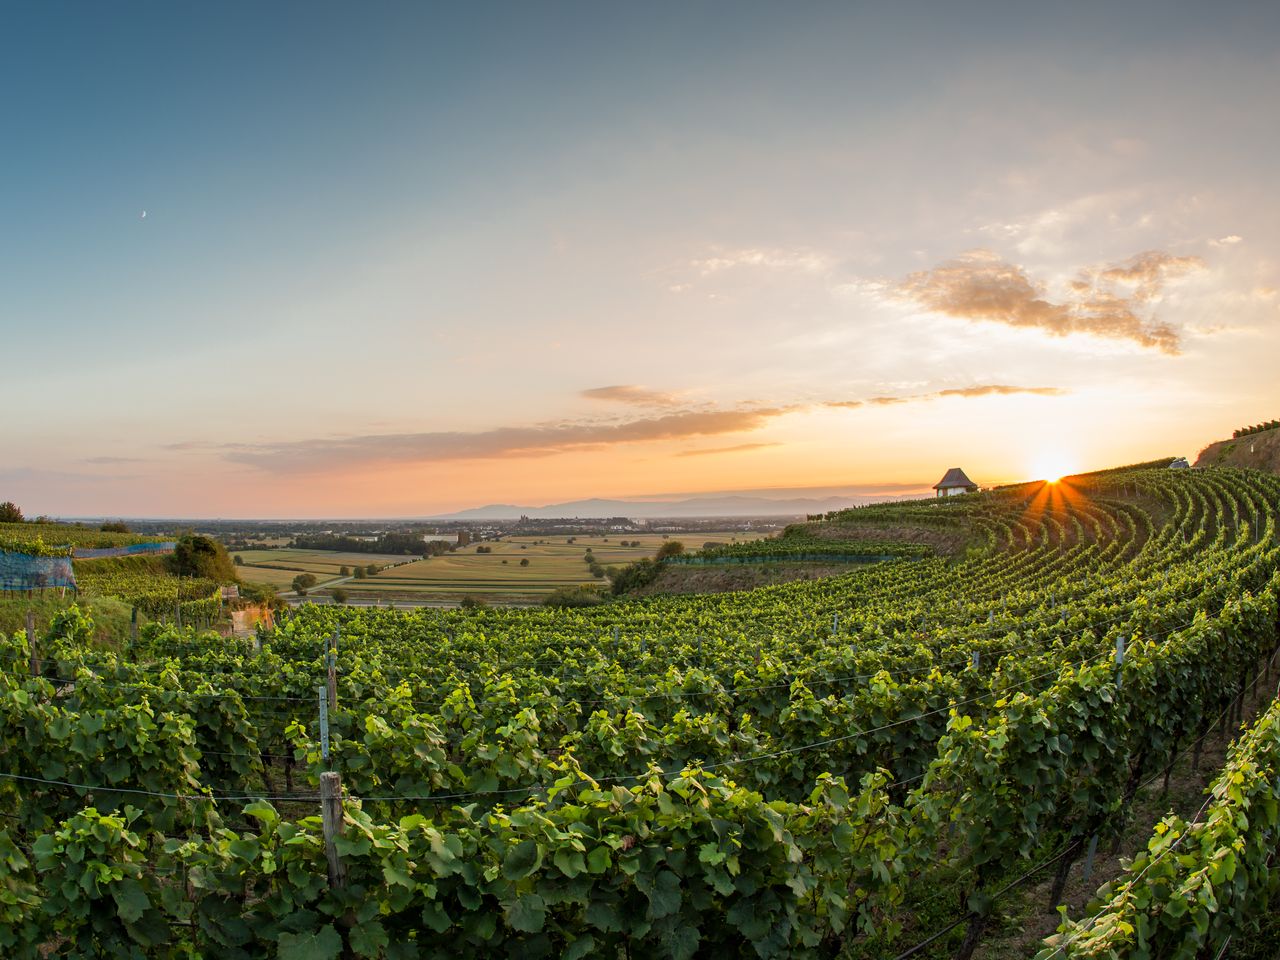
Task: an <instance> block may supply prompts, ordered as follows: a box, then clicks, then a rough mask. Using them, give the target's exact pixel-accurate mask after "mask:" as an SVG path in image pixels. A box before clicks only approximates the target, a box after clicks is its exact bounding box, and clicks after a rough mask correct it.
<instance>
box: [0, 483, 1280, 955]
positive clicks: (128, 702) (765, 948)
mask: <svg viewBox="0 0 1280 960" xmlns="http://www.w3.org/2000/svg"><path fill="white" fill-rule="evenodd" d="M1278 511H1280V479H1278V478H1275V477H1271V476H1267V475H1264V474H1260V473H1254V472H1245V471H1236V470H1230V469H1221V470H1203V471H1200V470H1197V471H1191V470H1180V471H1172V470H1145V469H1144V470H1128V471H1125V470H1122V471H1113V472H1107V473H1103V474H1096V475H1086V476H1081V477H1075V478H1067V479H1066V480H1064V481H1062V482H1061V483H1059V484H1054V485H1045V484H1036V485H1026V486H1022V487H1015V488H1008V489H1005V490H1001V491H997V492H994V493H988V494H976V495H970V496H962V497H955V498H950V499H948V500H946V501H941V502H934V501H929V502H917V503H908V504H899V505H893V506H878V507H874V508H866V509H861V510H856V511H849V512H847V513H845V514H841V515H838V516H835V517H833V518H831V519H830V520H829V521H826V522H825V524H829V526H824V524H816V525H814V527H813V528H811V532H812V535H813V536H815V537H824V536H825V535H827V534H830V533H831V531H832V530H836V529H838V530H839V531H840V533H839V536H840V537H843V538H846V539H851V540H855V541H857V540H876V539H880V540H884V539H886V538H887V537H888V536H889V535H888V534H884V533H881V534H879V535H877V534H874V533H872V532H871V531H872V530H874V529H879V530H881V531H884V530H892V531H893V534H892V539H893V540H894V541H901V540H902V538H903V534H902V532H903V531H907V530H911V529H919V530H937V531H945V533H946V538H945V539H946V541H947V542H948V543H949V544H952V545H954V546H955V547H956V548H955V549H954V550H952V551H951V555H950V556H945V557H944V556H940V555H932V556H928V557H925V558H923V559H902V560H893V561H888V562H885V563H881V564H878V565H875V566H871V567H860V568H857V569H854V570H851V571H850V572H849V573H847V574H844V575H841V576H834V577H831V578H828V579H824V580H820V581H805V582H800V583H792V584H785V585H779V586H773V587H767V588H763V589H759V590H754V591H748V592H740V593H727V594H719V595H714V596H681V597H652V598H645V599H639V600H634V601H628V602H622V603H615V604H608V605H605V606H601V607H595V608H589V609H584V610H578V611H555V610H547V609H531V610H503V609H490V610H483V611H478V612H472V613H467V612H463V611H434V610H433V611H426V610H424V611H418V612H415V613H412V614H404V613H393V612H390V611H380V610H365V611H356V610H351V609H344V608H339V607H331V606H325V607H314V606H309V607H304V608H303V609H302V610H301V611H300V612H299V613H297V614H296V615H295V616H294V617H293V618H291V619H290V620H289V621H288V622H286V623H284V624H283V625H282V626H280V627H279V628H278V629H277V630H276V631H274V632H272V633H267V634H263V635H261V636H260V637H259V638H257V639H256V640H252V641H225V640H220V639H218V638H215V637H212V636H209V635H197V634H195V633H193V632H192V631H189V630H188V631H176V630H174V629H172V628H160V627H154V626H153V627H148V628H147V629H146V630H145V631H144V635H143V637H142V638H141V640H140V641H139V643H138V644H137V645H136V646H135V647H134V648H133V649H131V650H129V651H127V652H126V653H125V654H124V655H117V654H115V653H112V652H109V651H104V650H100V649H97V648H95V647H94V646H93V645H92V644H91V643H89V642H88V641H87V639H86V631H85V630H84V628H83V625H82V624H78V623H77V622H75V621H74V619H72V618H68V620H67V621H66V622H60V623H58V624H55V626H54V628H53V629H52V630H51V631H49V632H48V633H47V634H46V635H44V636H40V637H39V638H37V640H36V646H35V650H34V651H32V649H31V648H30V646H29V644H28V641H27V638H25V637H24V636H23V635H22V634H21V633H19V634H17V635H15V636H12V637H9V638H0V656H2V657H3V658H4V662H5V663H6V664H7V666H6V668H5V669H6V673H5V675H4V676H3V678H0V712H2V714H3V723H2V724H0V738H2V739H0V814H3V816H4V818H5V820H4V827H3V829H0V947H3V951H4V954H5V955H6V956H16V957H34V956H42V955H48V954H50V953H52V954H57V955H67V956H71V955H77V956H82V955H108V956H157V957H161V956H163V957H169V956H185V955H204V956H208V955H217V956H220V957H226V958H241V957H258V956H280V957H284V958H297V957H317V958H325V957H338V956H342V955H357V956H368V957H384V956H385V957H453V956H469V957H470V956H482V957H506V956H512V955H521V956H529V957H561V956H563V957H608V958H610V960H613V958H620V957H637V958H638V957H682V958H688V957H703V956H706V957H711V956H717V957H727V956H733V957H868V958H869V957H888V958H899V957H904V956H907V955H910V956H945V955H949V954H952V953H954V954H957V955H960V956H967V955H970V954H974V953H975V951H976V952H978V953H980V952H981V951H982V950H983V949H984V942H988V941H989V938H990V932H991V930H990V928H991V925H992V918H993V917H994V916H995V915H996V914H997V913H998V911H999V908H1000V904H1001V903H1002V901H1003V900H1004V899H1005V898H1007V897H1008V896H1009V895H1011V893H1012V892H1015V891H1016V890H1017V889H1019V884H1020V883H1022V882H1023V881H1024V880H1025V879H1026V878H1027V877H1033V876H1035V875H1036V874H1037V873H1038V872H1043V871H1049V872H1050V873H1053V874H1057V875H1058V876H1060V877H1061V878H1062V879H1063V880H1064V881H1065V880H1066V878H1067V877H1068V875H1069V874H1070V872H1071V871H1072V870H1073V869H1075V870H1077V871H1078V870H1079V869H1080V861H1081V860H1082V859H1084V858H1087V857H1088V855H1089V854H1088V851H1089V850H1090V849H1091V848H1092V847H1094V846H1096V845H1101V846H1103V847H1106V846H1108V845H1110V844H1111V842H1112V840H1113V838H1115V837H1116V836H1118V835H1119V834H1120V832H1121V831H1122V830H1123V829H1124V827H1125V824H1126V820H1127V817H1128V816H1129V812H1130V810H1131V807H1132V805H1131V801H1132V798H1133V797H1134V796H1135V794H1136V793H1137V791H1138V790H1139V789H1140V788H1141V787H1142V786H1143V785H1144V784H1146V783H1147V782H1148V781H1150V780H1151V779H1152V778H1153V777H1156V776H1159V775H1160V774H1161V772H1162V771H1164V770H1165V769H1166V767H1167V766H1168V765H1169V764H1171V763H1172V761H1173V760H1174V759H1175V758H1177V757H1179V756H1180V755H1181V754H1183V753H1184V752H1185V751H1187V750H1190V749H1192V748H1193V745H1195V744H1196V743H1197V742H1198V741H1199V740H1200V738H1201V737H1202V736H1203V735H1204V734H1205V733H1206V732H1207V731H1209V730H1210V729H1211V728H1214V727H1216V726H1217V725H1218V724H1220V723H1227V724H1229V725H1232V724H1234V723H1235V722H1236V721H1238V720H1240V719H1242V714H1241V712H1240V706H1241V703H1242V699H1243V697H1244V694H1245V693H1246V691H1248V690H1249V689H1250V688H1251V685H1255V684H1256V681H1257V680H1258V678H1259V677H1260V676H1262V675H1268V671H1269V670H1270V668H1271V665H1272V660H1273V658H1274V656H1275V654H1276V650H1277V640H1278V636H1277V609H1278V606H1277V604H1278V601H1280V574H1278V573H1277V560H1278V559H1280V548H1278V547H1277V545H1276V534H1277V512H1278ZM860 531H861V533H860ZM827 538H828V539H829V538H830V537H827ZM33 656H34V657H35V658H36V660H35V667H36V672H37V673H38V676H34V677H33V676H30V675H29V672H28V665H29V664H30V663H31V662H32V657H33ZM322 717H323V720H322V719H321V718H322ZM1278 738H1280V723H1277V722H1276V716H1275V711H1274V710H1273V711H1271V712H1269V713H1267V714H1265V715H1264V717H1263V719H1262V720H1261V721H1260V722H1259V723H1258V724H1257V725H1256V727H1255V728H1254V729H1253V731H1252V732H1251V733H1250V734H1249V735H1248V736H1247V737H1245V738H1244V739H1242V740H1241V741H1240V742H1239V744H1237V746H1236V748H1235V749H1234V751H1233V753H1232V754H1231V756H1230V758H1229V760H1228V766H1227V768H1225V769H1224V771H1223V773H1222V775H1221V777H1220V779H1219V788H1220V789H1219V792H1218V793H1217V794H1215V795H1212V796H1211V797H1210V798H1209V801H1208V802H1206V804H1205V806H1204V807H1203V808H1202V810H1201V815H1200V816H1198V817H1196V818H1195V820H1194V823H1193V824H1188V823H1182V822H1172V821H1171V822H1170V823H1169V824H1168V825H1166V828H1165V831H1164V832H1160V831H1159V830H1157V834H1156V837H1155V838H1153V842H1152V846H1151V852H1150V853H1149V854H1146V855H1145V856H1147V858H1148V859H1147V860H1146V861H1144V863H1145V864H1146V865H1145V866H1143V865H1140V864H1139V863H1135V865H1134V870H1133V872H1132V873H1131V874H1129V875H1128V876H1126V877H1122V878H1119V879H1117V880H1115V881H1114V884H1113V885H1112V886H1110V887H1108V888H1105V889H1104V891H1103V895H1102V896H1101V897H1100V898H1099V903H1098V905H1097V908H1096V910H1095V911H1094V912H1092V913H1090V914H1089V915H1087V916H1082V917H1077V918H1075V919H1074V920H1073V922H1072V923H1071V925H1069V926H1068V927H1067V928H1066V929H1065V930H1064V931H1063V933H1062V934H1061V936H1060V937H1059V939H1058V940H1056V941H1055V942H1053V943H1051V944H1049V945H1046V946H1044V947H1043V950H1044V953H1043V955H1044V956H1046V957H1048V956H1128V955H1133V956H1152V957H1154V956H1159V957H1166V956H1195V955H1207V956H1214V955H1215V953H1216V952H1217V951H1218V950H1219V949H1220V948H1222V947H1223V946H1224V945H1226V946H1227V947H1230V945H1231V941H1230V938H1236V940H1235V942H1236V943H1237V944H1239V943H1240V942H1241V938H1243V937H1245V936H1246V935H1247V934H1248V931H1249V930H1250V929H1251V927H1250V924H1251V923H1254V922H1255V921H1256V918H1257V917H1258V915H1259V911H1260V909H1261V908H1263V907H1265V906H1266V904H1267V902H1268V898H1269V890H1270V888H1271V887H1272V886H1274V882H1275V879H1276V877H1275V874H1274V872H1272V868H1271V854H1272V853H1273V852H1274V848H1275V843H1276V840H1275V832H1274V827H1275V820H1276V813H1275V811H1276V809H1277V806H1276V802H1275V801H1276V789H1275V784H1276V782H1277V777H1280V756H1277V748H1276V744H1277V739H1278ZM335 781H338V783H335ZM334 790H336V791H337V794H336V795H337V796H339V797H340V799H334V800H329V801H326V802H322V796H325V797H328V796H330V794H331V792H332V791H334ZM1249 804H1254V805H1255V806H1256V809H1257V810H1258V811H1259V812H1260V814H1259V815H1258V816H1256V817H1253V816H1251V817H1248V818H1245V819H1244V820H1242V819H1241V818H1240V817H1238V816H1236V815H1235V814H1237V813H1239V812H1240V811H1241V809H1242V808H1244V809H1247V808H1248V806H1249ZM1233 805H1234V806H1233ZM322 809H323V812H324V816H323V817H322V816H321V814H322ZM326 824H327V827H326ZM1165 836H1177V837H1186V838H1189V839H1183V840H1179V841H1177V843H1176V845H1175V843H1174V841H1173V840H1167V841H1160V840H1159V838H1161V837H1165ZM1161 843H1163V844H1164V847H1163V848H1162V847H1161ZM1168 848H1172V849H1173V850H1174V854H1175V855H1170V854H1169V853H1167V852H1165V853H1161V852H1160V851H1161V849H1168ZM1228 861H1230V864H1231V865H1230V866H1229V867H1227V866H1223V864H1225V863H1227V862H1228ZM1201 868H1203V870H1201ZM1197 871H1200V872H1197ZM1188 891H1189V892H1188ZM1206 891H1207V893H1206ZM1056 892H1057V891H1055V893H1056ZM1055 899H1056V897H1055ZM921 918H926V919H927V920H928V921H929V924H930V925H929V926H924V925H922V919H921ZM1040 949H1041V948H1040V946H1039V945H1036V946H1033V947H1031V948H1029V950H1028V951H1027V953H1028V955H1030V954H1034V953H1036V952H1037V951H1038V950H1040Z"/></svg>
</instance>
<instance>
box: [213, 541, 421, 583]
mask: <svg viewBox="0 0 1280 960" xmlns="http://www.w3.org/2000/svg"><path fill="white" fill-rule="evenodd" d="M233 556H236V557H239V558H240V559H241V560H243V561H244V565H243V566H238V567H236V569H237V570H238V571H239V573H240V578H241V579H242V580H244V581H245V582H246V583H258V584H268V585H270V586H273V587H276V588H282V589H288V588H289V587H290V586H291V585H292V584H293V578H294V577H296V576H297V575H298V574H300V573H313V574H315V576H316V579H318V580H319V581H320V582H321V583H324V581H326V580H333V579H335V578H337V577H339V576H341V571H342V568H343V567H351V568H355V567H358V566H359V567H367V566H369V564H371V563H372V564H377V565H378V566H379V567H382V566H386V565H388V564H393V563H400V564H403V563H410V562H412V561H413V558H412V557H406V556H393V555H391V554H382V553H335V552H333V551H331V550H239V551H236V552H235V553H234V554H233Z"/></svg>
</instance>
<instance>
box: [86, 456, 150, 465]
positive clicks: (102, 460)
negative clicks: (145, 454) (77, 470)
mask: <svg viewBox="0 0 1280 960" xmlns="http://www.w3.org/2000/svg"><path fill="white" fill-rule="evenodd" d="M80 462H81V463H93V464H98V465H101V466H110V465H112V464H118V463H146V462H147V461H145V460H143V459H142V458H141V457H85V458H84V459H82V460H81V461H80Z"/></svg>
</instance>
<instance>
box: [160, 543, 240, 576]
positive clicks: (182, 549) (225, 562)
mask: <svg viewBox="0 0 1280 960" xmlns="http://www.w3.org/2000/svg"><path fill="white" fill-rule="evenodd" d="M169 570H170V571H171V572H173V573H175V574H177V575H178V576H180V577H204V578H205V579H207V580H216V581H217V582H218V583H235V582H236V581H237V580H238V579H239V578H238V577H237V576H236V567H235V564H234V563H232V562H231V557H230V555H229V554H228V553H227V548H226V547H224V546H223V545H222V544H220V543H219V542H218V541H217V540H215V539H213V537H206V536H205V535H204V534H202V533H188V534H185V535H184V536H182V537H180V538H179V539H178V542H177V544H176V545H175V546H174V548H173V554H172V556H170V557H169Z"/></svg>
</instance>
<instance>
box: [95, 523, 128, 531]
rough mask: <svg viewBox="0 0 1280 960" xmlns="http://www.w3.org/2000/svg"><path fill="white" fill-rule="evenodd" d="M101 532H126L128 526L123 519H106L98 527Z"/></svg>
mask: <svg viewBox="0 0 1280 960" xmlns="http://www.w3.org/2000/svg"><path fill="white" fill-rule="evenodd" d="M98 529H99V530H101V531H102V532H103V533H128V532H129V526H128V524H126V523H125V522H124V521H123V520H108V521H107V522H106V523H104V524H103V525H102V526H100V527H99V528H98Z"/></svg>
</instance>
